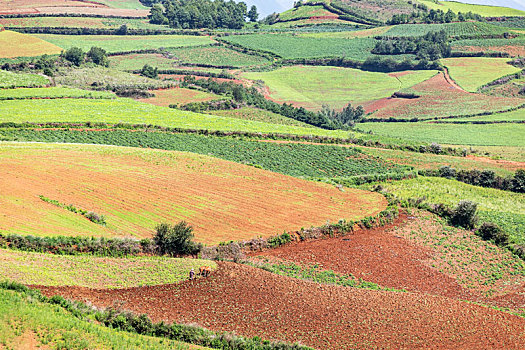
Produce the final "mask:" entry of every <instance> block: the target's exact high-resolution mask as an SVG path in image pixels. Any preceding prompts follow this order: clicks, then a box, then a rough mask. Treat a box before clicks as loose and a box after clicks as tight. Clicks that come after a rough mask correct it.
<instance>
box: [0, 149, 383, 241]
mask: <svg viewBox="0 0 525 350" xmlns="http://www.w3.org/2000/svg"><path fill="white" fill-rule="evenodd" d="M0 169H1V170H0V176H1V178H2V181H1V182H0V202H1V203H2V213H1V215H0V230H1V231H2V232H4V233H18V234H33V235H41V236H42V235H44V236H49V235H83V236H86V235H89V236H91V235H94V236H107V237H108V236H120V237H123V236H134V237H150V236H151V235H152V234H153V232H154V227H155V226H156V225H157V224H158V223H160V222H168V223H176V222H179V221H181V220H185V221H187V222H188V223H189V224H191V225H192V226H193V227H194V229H195V236H196V240H197V241H200V242H203V243H207V244H216V243H219V242H221V241H229V240H243V239H250V238H254V237H257V236H259V235H262V236H270V235H275V234H280V233H282V232H283V231H284V230H287V231H288V230H297V229H299V228H301V227H310V226H311V225H314V226H318V225H322V224H324V223H326V221H327V220H329V221H331V222H333V221H337V220H339V219H352V220H355V219H358V218H362V217H364V216H368V215H374V214H377V213H378V212H379V211H381V210H383V209H384V208H385V207H386V200H385V199H384V197H383V196H381V195H380V194H377V193H372V192H366V191H361V190H357V189H346V190H345V191H344V192H342V191H339V190H338V189H336V188H335V187H334V186H331V185H328V184H323V183H316V182H310V181H305V180H301V179H297V178H293V177H289V176H284V175H280V174H277V173H273V172H270V171H265V170H261V169H257V168H255V167H250V166H245V165H240V164H237V163H233V162H227V161H223V160H219V159H215V158H210V157H207V156H200V155H195V154H191V153H182V152H168V151H157V150H141V149H133V148H120V147H107V146H87V145H82V146H79V145H54V144H3V145H2V147H1V148H0ZM40 195H43V196H45V197H47V198H50V199H54V200H57V201H59V202H61V203H64V204H73V205H74V206H75V207H77V208H81V209H84V210H91V211H94V212H96V213H98V214H101V215H105V216H106V221H107V226H101V225H97V224H94V223H92V222H90V221H89V220H87V219H86V218H84V217H83V216H81V215H78V214H74V213H71V212H69V211H67V210H65V209H63V208H59V207H57V206H54V205H52V204H49V203H46V202H44V201H42V200H41V199H40V198H39V196H40Z"/></svg>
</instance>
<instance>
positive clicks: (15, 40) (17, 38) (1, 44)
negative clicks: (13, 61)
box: [0, 30, 62, 58]
mask: <svg viewBox="0 0 525 350" xmlns="http://www.w3.org/2000/svg"><path fill="white" fill-rule="evenodd" d="M61 51H62V49H61V48H60V47H58V46H56V45H54V44H51V43H49V42H46V41H44V40H41V39H39V38H36V37H34V36H31V35H27V34H21V33H17V32H13V31H10V30H4V31H0V58H13V57H34V56H40V55H43V54H59V53H60V52H61Z"/></svg>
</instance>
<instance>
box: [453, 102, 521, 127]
mask: <svg viewBox="0 0 525 350" xmlns="http://www.w3.org/2000/svg"><path fill="white" fill-rule="evenodd" d="M523 104H525V100H523ZM449 120H450V121H454V120H457V121H466V122H474V121H486V122H496V121H508V122H523V121H525V109H518V110H516V111H512V112H507V113H498V114H493V115H482V116H479V117H470V118H454V119H449Z"/></svg>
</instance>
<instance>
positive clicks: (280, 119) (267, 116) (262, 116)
mask: <svg viewBox="0 0 525 350" xmlns="http://www.w3.org/2000/svg"><path fill="white" fill-rule="evenodd" d="M213 114H214V115H219V116H223V117H230V118H238V119H245V120H253V121H259V122H264V123H270V124H282V125H293V126H301V127H305V128H312V127H313V126H312V125H309V124H306V123H303V122H300V121H298V120H295V119H292V118H286V117H284V116H282V115H280V114H276V113H273V112H270V111H266V110H264V109H258V108H252V107H242V108H239V109H228V110H221V111H213Z"/></svg>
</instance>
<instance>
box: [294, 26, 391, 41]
mask: <svg viewBox="0 0 525 350" xmlns="http://www.w3.org/2000/svg"><path fill="white" fill-rule="evenodd" d="M391 28H392V26H384V27H375V28H369V29H362V30H357V29H356V30H351V31H337V32H313V33H302V34H299V36H302V37H305V38H339V39H341V38H343V39H354V38H369V37H372V38H373V37H376V36H381V35H383V34H385V33H386V32H388V31H389V30H390V29H391Z"/></svg>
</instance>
